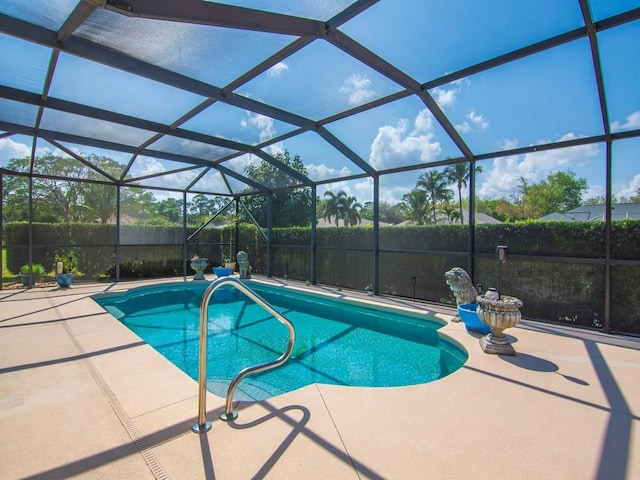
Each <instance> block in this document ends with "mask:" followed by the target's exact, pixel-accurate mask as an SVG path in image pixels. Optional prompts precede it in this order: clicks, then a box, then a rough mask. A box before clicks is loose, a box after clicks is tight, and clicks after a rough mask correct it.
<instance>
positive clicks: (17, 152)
mask: <svg viewBox="0 0 640 480" xmlns="http://www.w3.org/2000/svg"><path fill="white" fill-rule="evenodd" d="M30 154H31V146H30V145H29V146H27V145H25V144H24V143H20V142H16V141H14V140H13V139H11V138H9V137H7V138H0V164H4V163H6V162H7V161H9V160H11V159H12V158H23V157H26V156H27V155H30Z"/></svg>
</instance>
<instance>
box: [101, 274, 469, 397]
mask: <svg viewBox="0 0 640 480" xmlns="http://www.w3.org/2000/svg"><path fill="white" fill-rule="evenodd" d="M207 286H208V283H206V282H202V283H200V282H188V283H186V282H180V283H171V284H163V285H161V286H153V287H139V288H135V289H132V290H130V291H128V292H126V293H124V294H121V293H107V294H99V295H95V296H94V297H93V299H94V300H95V301H96V302H97V303H98V304H100V305H101V306H102V307H103V308H104V309H105V310H107V311H108V312H110V313H111V314H112V315H114V316H115V317H116V318H118V319H119V320H120V321H121V322H122V323H124V324H125V325H126V326H127V327H129V328H130V329H131V330H133V331H134V332H135V333H136V334H137V335H138V336H140V337H141V338H142V339H143V340H144V341H145V342H147V343H148V344H149V345H151V346H152V347H153V348H155V349H156V350H157V351H158V352H160V353H161V354H162V355H164V356H165V357H166V358H167V359H169V360H170V361H171V362H172V363H174V364H175V365H177V366H178V367H179V368H180V369H182V370H183V371H184V372H186V373H187V374H188V375H190V376H191V377H192V378H194V379H196V380H197V378H198V339H199V323H200V320H199V319H200V300H201V298H202V295H203V293H204V291H205V290H206V288H207ZM248 286H249V287H250V288H251V289H252V290H254V291H255V292H256V293H257V294H258V295H260V296H261V297H262V298H264V299H265V300H266V301H267V302H269V303H270V304H271V305H272V306H273V307H274V308H275V309H276V310H277V311H278V312H280V313H281V314H283V315H284V316H285V317H287V318H288V319H289V320H290V321H291V322H292V323H293V324H294V326H295V328H296V342H295V346H294V349H293V353H292V355H291V357H290V359H289V360H288V361H287V363H285V364H284V365H282V366H281V367H278V368H276V369H274V370H271V371H266V372H262V373H258V374H256V375H251V376H248V377H246V378H245V379H244V380H242V382H240V384H239V386H238V389H237V391H236V394H235V397H234V398H235V399H237V400H242V399H245V400H247V399H253V400H262V399H266V398H269V397H271V396H275V395H279V394H281V393H283V392H287V391H291V390H295V389H297V388H300V387H303V386H305V385H308V384H312V383H329V384H337V385H353V386H369V387H387V386H400V385H413V384H418V383H426V382H431V381H434V380H437V379H439V378H442V377H444V376H446V375H449V374H450V373H452V372H454V371H456V370H457V369H459V368H460V367H461V366H462V365H463V364H464V362H465V361H466V360H467V354H466V352H465V351H464V350H463V349H462V348H460V347H458V346H457V345H455V344H454V343H452V342H449V341H447V340H445V339H444V338H442V337H441V336H440V335H438V332H437V330H438V328H440V327H441V326H442V325H443V324H444V322H442V321H440V320H437V319H435V318H429V317H426V316H424V315H418V314H416V315H415V316H412V315H409V314H404V313H396V312H393V311H391V310H388V309H382V308H376V307H372V306H367V304H364V303H356V302H354V301H348V300H342V299H333V298H326V297H325V296H319V295H313V294H307V293H303V292H301V291H298V290H294V289H291V288H284V287H279V286H270V285H264V284H261V283H258V282H249V283H248ZM208 331H209V333H208V335H209V338H208V344H207V345H208V347H207V348H208V363H207V374H208V375H207V388H208V389H209V390H210V391H211V392H213V393H215V394H216V395H219V396H222V397H224V396H225V395H226V391H227V387H228V385H229V383H230V382H231V380H232V379H233V377H235V375H236V374H237V373H238V372H239V371H240V370H241V369H243V368H245V367H248V366H252V365H256V364H258V363H262V362H267V361H271V360H274V359H276V358H277V357H278V356H280V355H281V354H282V352H284V351H285V350H286V347H287V342H288V330H287V328H286V327H285V326H284V325H282V324H281V323H280V322H279V321H278V320H276V319H275V318H274V317H272V316H271V315H270V314H269V313H268V312H266V311H265V310H263V309H262V308H261V307H260V306H258V305H256V304H255V303H254V302H253V301H252V300H250V299H249V298H247V297H246V296H245V295H244V294H243V293H242V292H240V291H239V290H238V289H236V288H234V287H233V286H231V285H225V286H222V287H220V288H219V289H218V290H216V292H215V293H214V296H213V298H212V300H211V303H210V305H209V310H208Z"/></svg>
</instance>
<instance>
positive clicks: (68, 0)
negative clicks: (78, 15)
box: [0, 0, 82, 30]
mask: <svg viewBox="0 0 640 480" xmlns="http://www.w3.org/2000/svg"><path fill="white" fill-rule="evenodd" d="M81 1H82V0H54V1H52V0H29V1H28V2H26V1H24V0H2V2H0V12H2V13H4V14H6V15H9V16H10V17H14V18H19V19H20V20H25V21H27V22H29V23H33V24H35V25H38V26H40V27H44V28H47V29H49V30H58V29H59V28H60V27H61V26H62V24H63V23H64V22H65V21H66V20H67V17H69V15H70V14H71V12H72V11H73V9H74V8H75V7H76V5H78V3H80V2H81Z"/></svg>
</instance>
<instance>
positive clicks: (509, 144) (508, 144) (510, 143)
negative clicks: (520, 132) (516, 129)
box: [500, 138, 519, 150]
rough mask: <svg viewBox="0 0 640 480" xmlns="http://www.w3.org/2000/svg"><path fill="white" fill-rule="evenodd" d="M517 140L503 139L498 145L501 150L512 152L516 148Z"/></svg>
mask: <svg viewBox="0 0 640 480" xmlns="http://www.w3.org/2000/svg"><path fill="white" fill-rule="evenodd" d="M518 145H519V143H518V140H516V139H515V138H514V139H505V140H503V141H502V144H501V145H500V149H501V150H513V149H514V148H518Z"/></svg>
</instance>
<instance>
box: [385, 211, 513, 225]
mask: <svg viewBox="0 0 640 480" xmlns="http://www.w3.org/2000/svg"><path fill="white" fill-rule="evenodd" d="M462 218H463V220H464V224H465V225H469V212H468V211H467V210H462ZM474 220H475V222H476V225H477V224H480V223H502V222H501V221H500V220H498V219H497V218H493V217H492V216H491V215H487V214H486V213H482V212H476V214H475V215H474ZM451 223H454V224H455V223H458V224H459V223H460V222H459V221H458V220H453V221H452V220H450V219H449V218H445V217H441V218H438V225H448V224H451ZM406 225H416V222H414V221H413V220H405V221H404V222H400V223H396V224H395V225H394V227H404V226H406Z"/></svg>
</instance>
